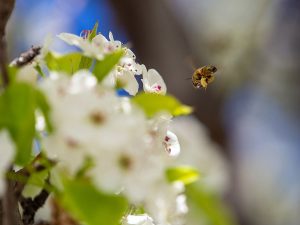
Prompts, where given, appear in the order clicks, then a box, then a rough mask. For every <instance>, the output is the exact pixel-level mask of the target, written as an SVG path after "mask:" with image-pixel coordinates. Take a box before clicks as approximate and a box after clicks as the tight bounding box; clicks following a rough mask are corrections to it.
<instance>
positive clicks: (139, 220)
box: [122, 214, 155, 225]
mask: <svg viewBox="0 0 300 225" xmlns="http://www.w3.org/2000/svg"><path fill="white" fill-rule="evenodd" d="M122 225H155V224H154V223H153V219H152V218H151V217H150V216H148V215H147V214H141V215H128V216H127V217H126V218H125V220H124V221H123V223H122Z"/></svg>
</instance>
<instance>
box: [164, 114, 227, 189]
mask: <svg viewBox="0 0 300 225" xmlns="http://www.w3.org/2000/svg"><path fill="white" fill-rule="evenodd" d="M170 130H171V131H173V132H175V133H176V135H177V137H178V139H179V142H180V145H181V147H182V149H183V150H182V151H181V153H180V157H178V158H177V159H176V160H175V161H174V163H175V164H177V165H191V166H194V167H195V168H197V169H198V170H199V171H200V173H202V174H203V176H202V177H201V179H200V181H201V185H202V186H204V187H206V188H208V189H209V190H211V191H215V192H217V193H224V192H225V191H226V190H228V187H229V165H228V163H227V161H226V159H225V157H224V156H223V155H222V154H221V152H220V149H219V147H218V146H217V145H216V144H215V143H213V142H212V141H211V140H210V139H209V136H208V133H207V130H206V129H205V127H204V126H203V125H202V124H201V123H200V122H199V120H197V119H196V118H195V117H193V116H188V117H178V118H175V119H174V120H173V121H172V123H171V124H170ZM200 181H199V182H200Z"/></svg>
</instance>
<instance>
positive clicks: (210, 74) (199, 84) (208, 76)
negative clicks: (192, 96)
mask: <svg viewBox="0 0 300 225" xmlns="http://www.w3.org/2000/svg"><path fill="white" fill-rule="evenodd" d="M216 72H217V67H215V66H212V65H207V66H203V67H201V68H198V69H196V70H195V72H194V73H193V76H192V78H191V79H192V83H193V86H194V87H195V88H204V89H206V88H207V86H208V84H210V83H211V82H213V81H214V79H215V77H214V74H215V73H216Z"/></svg>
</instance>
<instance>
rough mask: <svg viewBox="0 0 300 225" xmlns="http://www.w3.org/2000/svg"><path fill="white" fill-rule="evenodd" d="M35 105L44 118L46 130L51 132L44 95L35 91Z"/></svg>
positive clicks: (48, 109) (51, 127) (47, 104)
mask: <svg viewBox="0 0 300 225" xmlns="http://www.w3.org/2000/svg"><path fill="white" fill-rule="evenodd" d="M36 105H37V107H38V108H39V109H40V110H41V112H42V114H43V116H44V118H45V122H46V128H47V130H48V131H49V132H52V131H53V126H52V124H51V121H50V105H49V103H48V101H47V99H46V97H45V95H44V94H43V93H42V92H41V91H39V90H36Z"/></svg>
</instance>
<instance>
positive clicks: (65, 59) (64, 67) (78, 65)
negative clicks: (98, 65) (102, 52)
mask: <svg viewBox="0 0 300 225" xmlns="http://www.w3.org/2000/svg"><path fill="white" fill-rule="evenodd" d="M45 61H46V64H47V66H48V68H49V70H53V71H59V72H64V73H67V74H73V73H75V72H76V71H78V70H79V69H88V68H90V67H91V65H92V59H91V58H88V57H86V56H82V54H81V53H79V52H72V53H68V54H65V55H59V56H57V55H55V54H53V53H51V52H48V54H47V55H46V57H45Z"/></svg>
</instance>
